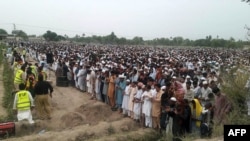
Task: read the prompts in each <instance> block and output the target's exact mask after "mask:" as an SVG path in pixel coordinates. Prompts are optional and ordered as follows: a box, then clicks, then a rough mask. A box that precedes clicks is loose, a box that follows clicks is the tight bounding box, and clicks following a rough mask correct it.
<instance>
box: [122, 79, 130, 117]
mask: <svg viewBox="0 0 250 141" xmlns="http://www.w3.org/2000/svg"><path fill="white" fill-rule="evenodd" d="M126 82H127V86H126V87H125V92H124V94H123V99H122V114H123V115H124V116H130V115H129V114H130V112H129V108H128V102H129V93H130V90H131V89H130V80H129V79H128V80H126Z"/></svg>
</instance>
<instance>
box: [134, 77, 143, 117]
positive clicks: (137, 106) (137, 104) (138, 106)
mask: <svg viewBox="0 0 250 141" xmlns="http://www.w3.org/2000/svg"><path fill="white" fill-rule="evenodd" d="M137 86H138V90H137V93H136V94H135V96H134V110H133V112H134V119H135V120H136V121H137V122H139V119H140V116H141V102H142V101H141V96H142V93H143V91H142V86H143V83H141V82H140V83H138V84H137Z"/></svg>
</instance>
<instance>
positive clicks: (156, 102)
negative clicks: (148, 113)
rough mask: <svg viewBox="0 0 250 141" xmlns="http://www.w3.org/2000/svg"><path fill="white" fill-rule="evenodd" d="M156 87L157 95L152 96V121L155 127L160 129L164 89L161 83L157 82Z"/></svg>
mask: <svg viewBox="0 0 250 141" xmlns="http://www.w3.org/2000/svg"><path fill="white" fill-rule="evenodd" d="M154 87H155V90H156V95H155V96H154V97H153V98H152V121H153V128H154V129H156V130H160V128H161V127H160V115H161V96H162V94H163V91H162V90H161V85H160V84H155V85H154Z"/></svg>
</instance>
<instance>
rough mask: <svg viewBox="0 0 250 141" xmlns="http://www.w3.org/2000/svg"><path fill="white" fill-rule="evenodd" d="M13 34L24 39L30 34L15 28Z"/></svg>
mask: <svg viewBox="0 0 250 141" xmlns="http://www.w3.org/2000/svg"><path fill="white" fill-rule="evenodd" d="M12 34H14V35H16V37H21V38H23V39H28V35H27V34H26V33H25V32H24V31H22V30H13V31H12Z"/></svg>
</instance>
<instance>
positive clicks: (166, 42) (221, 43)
mask: <svg viewBox="0 0 250 141" xmlns="http://www.w3.org/2000/svg"><path fill="white" fill-rule="evenodd" d="M68 40H70V41H74V42H83V43H99V44H117V45H152V46H157V45H162V46H207V47H227V48H241V47H243V46H244V45H247V44H250V43H249V42H248V41H242V40H237V41H236V40H235V39H234V38H232V37H231V38H230V39H229V40H226V39H223V38H219V36H217V37H216V38H212V36H211V35H209V36H206V37H205V38H203V39H197V40H190V39H184V38H183V37H180V36H178V37H170V38H155V39H152V40H144V39H143V38H142V37H138V36H136V37H134V38H133V39H126V38H124V37H121V38H118V37H117V36H116V35H115V33H114V32H112V33H111V34H110V35H107V36H96V35H93V36H91V37H85V36H81V37H80V36H79V35H76V36H75V37H73V38H68Z"/></svg>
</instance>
